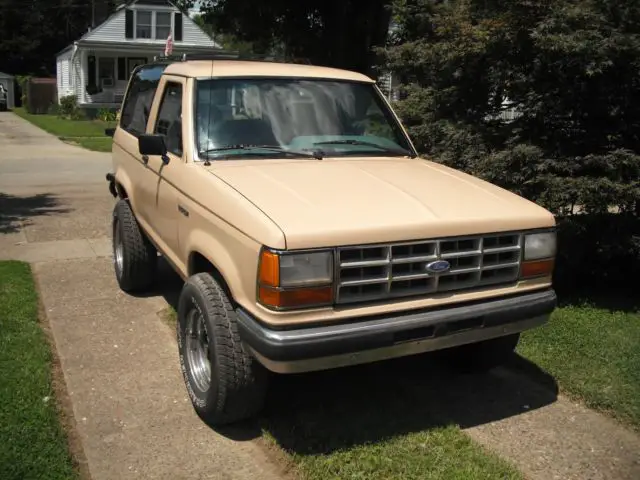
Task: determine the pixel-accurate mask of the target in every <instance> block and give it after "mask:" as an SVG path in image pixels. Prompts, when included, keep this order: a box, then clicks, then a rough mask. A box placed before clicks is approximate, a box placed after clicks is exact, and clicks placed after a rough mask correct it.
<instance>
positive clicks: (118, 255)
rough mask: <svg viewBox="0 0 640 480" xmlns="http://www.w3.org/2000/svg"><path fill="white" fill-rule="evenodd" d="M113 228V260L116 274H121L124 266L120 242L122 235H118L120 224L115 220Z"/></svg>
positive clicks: (122, 249) (122, 248) (122, 246)
mask: <svg viewBox="0 0 640 480" xmlns="http://www.w3.org/2000/svg"><path fill="white" fill-rule="evenodd" d="M114 227H115V228H114V229H113V247H114V248H113V250H114V251H113V260H114V262H115V264H116V271H117V272H118V276H120V275H122V270H123V266H124V245H123V244H122V236H121V235H120V228H119V227H120V225H119V222H118V221H117V220H116V222H115V226H114Z"/></svg>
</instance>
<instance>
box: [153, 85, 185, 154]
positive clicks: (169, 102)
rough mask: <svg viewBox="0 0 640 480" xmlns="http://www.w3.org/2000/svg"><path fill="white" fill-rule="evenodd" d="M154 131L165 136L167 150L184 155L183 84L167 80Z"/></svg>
mask: <svg viewBox="0 0 640 480" xmlns="http://www.w3.org/2000/svg"><path fill="white" fill-rule="evenodd" d="M154 133H159V134H160V135H163V136H164V141H165V144H166V145H167V151H169V152H171V153H173V154H174V155H177V156H179V157H182V152H183V148H182V84H180V83H176V82H167V84H166V86H165V89H164V92H163V94H162V100H161V102H160V109H159V110H158V119H157V120H156V126H155V128H154Z"/></svg>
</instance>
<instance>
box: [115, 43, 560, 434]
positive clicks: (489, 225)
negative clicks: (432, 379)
mask: <svg viewBox="0 0 640 480" xmlns="http://www.w3.org/2000/svg"><path fill="white" fill-rule="evenodd" d="M111 133H112V134H113V136H114V144H113V168H114V171H113V173H111V174H109V175H107V178H108V180H109V182H110V190H111V192H112V194H113V195H114V196H116V197H117V198H118V202H117V204H116V206H115V209H114V213H113V254H114V255H113V256H114V264H115V273H116V276H117V280H118V282H119V284H120V286H121V288H122V289H123V290H125V291H127V292H128V291H134V290H140V289H145V288H149V287H150V286H151V284H152V283H153V282H154V281H161V280H159V279H157V278H156V277H155V268H156V263H157V258H158V252H159V253H160V254H161V255H162V256H163V257H164V259H165V260H166V261H167V262H168V263H169V264H171V265H172V266H173V268H174V269H175V270H176V272H177V273H178V274H179V275H180V276H181V277H182V278H183V279H184V280H185V284H184V287H183V289H182V292H181V294H180V299H179V304H178V308H177V314H178V326H177V338H178V345H179V354H180V362H181V365H182V371H183V374H184V380H185V383H186V387H187V390H188V392H189V395H190V397H191V400H192V401H193V405H194V408H195V409H196V411H197V412H198V414H199V415H200V416H201V417H202V418H203V419H204V420H206V421H207V422H209V423H210V424H212V425H216V424H224V423H230V422H234V421H238V420H241V419H244V418H246V417H249V416H251V415H253V414H255V413H256V412H258V411H259V410H260V408H261V406H262V403H263V399H264V395H265V390H266V382H267V379H268V376H269V374H268V372H276V373H293V372H308V371H313V370H321V369H329V368H334V367H342V366H347V365H354V364H359V363H365V362H374V361H379V360H384V359H389V358H393V357H400V356H405V355H412V354H419V353H423V352H427V351H433V350H442V349H446V351H445V352H444V353H443V355H444V356H445V358H450V359H451V361H452V362H453V363H454V364H455V365H458V366H460V367H462V368H464V369H467V370H482V369H487V368H491V367H493V366H495V365H498V364H499V363H501V362H503V361H504V360H505V359H507V358H508V357H509V355H510V354H512V352H513V350H514V348H515V347H516V345H517V343H518V339H519V334H520V332H522V331H524V330H526V329H530V328H533V327H536V326H539V325H541V324H543V323H544V322H546V321H547V320H548V318H549V315H550V314H551V312H552V311H553V309H554V308H555V305H556V295H555V293H554V291H553V289H552V284H551V279H552V270H553V266H554V258H555V255H556V234H555V231H554V229H555V220H554V217H553V216H552V215H551V214H550V213H549V212H548V211H546V210H544V209H543V208H541V207H539V206H537V205H535V204H534V203H531V202H529V201H527V200H525V199H523V198H521V197H519V196H516V195H514V194H512V193H510V192H507V191H505V190H503V189H500V188H498V187H496V186H494V185H491V184H489V183H486V182H484V181H482V180H480V179H478V178H474V177H472V176H469V175H467V174H464V173H461V172H459V171H456V170H453V169H451V168H448V167H445V166H443V165H441V164H438V163H434V162H432V161H429V160H427V159H424V158H420V157H419V156H418V155H417V154H416V150H415V148H414V146H413V144H412V143H411V140H410V139H409V137H408V136H407V134H406V132H405V130H404V129H403V127H402V126H401V123H400V121H399V120H398V117H397V116H396V115H395V114H394V112H393V111H392V109H391V107H390V105H389V104H388V103H387V101H386V100H385V98H384V96H383V95H382V94H381V92H380V90H379V89H378V88H377V86H376V84H375V82H374V81H373V80H372V79H370V78H368V77H366V76H364V75H361V74H358V73H353V72H349V71H343V70H335V69H331V68H321V67H315V66H309V65H295V64H286V63H275V62H269V61H244V60H238V59H225V58H217V57H216V56H214V55H211V56H200V57H195V58H194V57H183V58H181V59H160V60H158V61H156V62H155V63H151V64H148V65H144V66H141V67H138V68H137V69H136V70H135V71H134V73H133V75H132V78H131V80H130V83H129V86H128V89H127V93H126V96H125V100H124V103H123V106H122V111H121V118H120V120H119V125H118V126H117V128H116V129H115V131H114V132H113V131H112V132H111Z"/></svg>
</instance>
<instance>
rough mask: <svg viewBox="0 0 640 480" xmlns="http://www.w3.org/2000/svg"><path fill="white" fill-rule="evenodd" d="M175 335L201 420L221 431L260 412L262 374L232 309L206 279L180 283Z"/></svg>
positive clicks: (215, 285)
mask: <svg viewBox="0 0 640 480" xmlns="http://www.w3.org/2000/svg"><path fill="white" fill-rule="evenodd" d="M176 334H177V339H178V350H179V354H180V366H181V369H182V374H183V377H184V381H185V384H186V387H187V392H188V394H189V397H190V398H191V403H192V404H193V407H194V409H195V410H196V412H197V414H198V415H199V416H200V418H202V419H203V420H204V421H205V422H206V423H208V424H209V425H211V426H221V425H226V424H230V423H235V422H238V421H242V420H245V419H248V418H250V417H252V416H253V415H255V414H256V413H258V412H259V411H260V410H261V409H262V406H263V404H264V398H265V395H266V389H267V372H266V370H265V369H264V368H263V367H262V365H260V364H259V363H258V362H257V361H256V360H255V359H254V358H253V357H252V356H251V355H249V353H248V352H247V350H246V347H245V346H244V344H243V342H242V341H241V339H240V335H239V333H238V328H237V324H236V313H235V310H234V307H233V305H232V304H231V301H230V300H229V297H228V296H227V294H226V293H225V291H224V290H223V288H222V287H221V286H220V284H219V283H218V282H217V281H216V280H215V279H214V278H213V277H212V276H211V275H210V274H207V273H199V274H196V275H194V276H192V277H191V278H189V280H187V282H186V283H185V285H184V287H183V289H182V292H181V293H180V299H179V302H178V322H177V326H176Z"/></svg>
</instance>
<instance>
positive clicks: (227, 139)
mask: <svg viewBox="0 0 640 480" xmlns="http://www.w3.org/2000/svg"><path fill="white" fill-rule="evenodd" d="M213 136H214V139H215V143H216V144H217V145H219V146H227V145H278V141H277V140H276V137H275V135H274V134H273V130H272V129H271V125H269V123H268V122H266V121H264V120H261V119H253V118H252V119H246V120H227V121H225V122H223V123H222V124H220V126H219V127H218V128H216V130H215V133H214V135H213Z"/></svg>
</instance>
